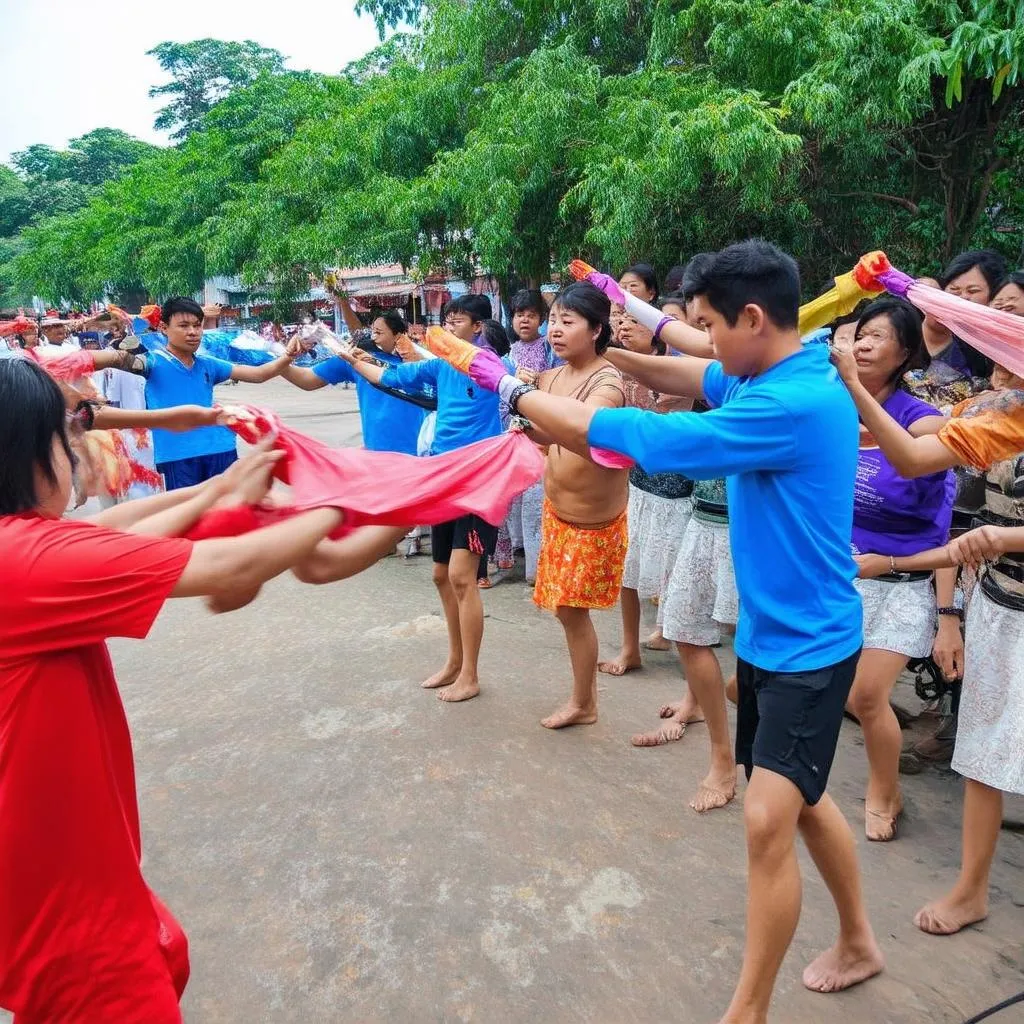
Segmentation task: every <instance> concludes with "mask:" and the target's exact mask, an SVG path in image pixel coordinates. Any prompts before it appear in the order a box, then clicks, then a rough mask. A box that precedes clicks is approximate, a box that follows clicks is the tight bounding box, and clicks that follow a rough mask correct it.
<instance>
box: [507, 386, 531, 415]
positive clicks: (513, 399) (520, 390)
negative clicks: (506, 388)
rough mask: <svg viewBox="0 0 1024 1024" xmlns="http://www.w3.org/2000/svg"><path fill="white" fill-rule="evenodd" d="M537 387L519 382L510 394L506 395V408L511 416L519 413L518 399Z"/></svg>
mask: <svg viewBox="0 0 1024 1024" xmlns="http://www.w3.org/2000/svg"><path fill="white" fill-rule="evenodd" d="M536 390H537V388H536V387H535V386H534V385H533V384H520V385H519V387H517V388H516V389H515V390H514V391H513V392H512V394H511V395H509V396H508V410H509V412H510V413H512V415H513V416H518V415H519V399H521V398H522V397H523V395H527V394H529V393H530V392H531V391H536Z"/></svg>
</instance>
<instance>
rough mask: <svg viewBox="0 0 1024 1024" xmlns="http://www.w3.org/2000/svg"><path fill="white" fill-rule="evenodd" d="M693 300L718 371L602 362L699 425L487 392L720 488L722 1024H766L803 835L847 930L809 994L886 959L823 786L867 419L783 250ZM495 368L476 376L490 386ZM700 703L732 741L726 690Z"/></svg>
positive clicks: (644, 359)
mask: <svg viewBox="0 0 1024 1024" xmlns="http://www.w3.org/2000/svg"><path fill="white" fill-rule="evenodd" d="M688 292H689V293H688V295H687V301H688V303H689V302H690V301H692V302H693V308H694V313H695V315H696V317H697V318H698V320H699V321H700V322H701V323H702V324H703V326H704V327H705V329H706V330H707V333H708V335H709V337H710V340H711V342H712V344H713V346H714V351H715V353H716V355H717V356H718V359H719V360H720V362H713V361H710V360H706V359H698V358H695V357H690V356H683V357H680V358H679V359H659V358H658V357H656V356H642V355H638V354H636V353H629V352H621V351H617V350H615V351H609V353H608V358H609V359H610V360H612V361H613V362H614V363H615V365H617V366H618V367H619V369H621V370H623V371H625V372H628V373H630V374H632V375H633V376H635V377H636V378H638V379H639V380H640V382H641V383H643V384H645V385H647V386H649V387H655V388H656V389H657V390H658V391H660V392H662V393H664V394H672V395H684V396H689V397H693V398H699V399H703V400H705V401H706V402H707V403H708V404H709V405H710V406H712V409H711V411H709V412H707V413H705V414H704V415H702V416H692V415H686V414H681V413H668V414H663V415H659V414H656V413H651V412H644V411H641V410H638V409H600V410H594V409H591V408H588V407H586V406H584V405H582V404H581V403H579V402H574V401H572V400H571V399H566V398H559V397H556V396H553V395H550V394H543V393H540V392H534V391H531V390H529V387H528V385H523V384H522V383H521V382H519V381H517V380H516V379H515V378H513V377H511V376H505V377H502V378H501V380H500V382H498V383H497V384H495V385H493V386H496V387H497V389H498V392H499V394H500V395H501V396H502V397H504V398H505V399H506V400H508V401H510V404H511V405H512V406H513V412H518V413H519V414H521V415H523V416H526V417H527V418H528V419H529V420H530V421H531V422H532V423H533V424H534V425H535V427H536V428H537V429H538V430H539V431H541V432H543V433H544V434H547V435H548V436H550V437H553V438H555V439H556V440H557V441H558V442H559V443H561V444H564V445H566V446H567V447H569V448H571V449H572V450H575V451H581V450H583V451H586V450H587V448H588V446H589V447H590V448H591V449H602V448H603V449H611V450H613V451H616V452H620V453H623V454H625V455H628V456H631V457H632V458H634V459H636V460H637V461H638V462H639V463H640V465H641V466H642V467H643V469H644V470H646V471H647V472H648V473H663V472H673V473H684V474H686V475H687V476H689V477H691V478H693V479H698V480H700V479H708V478H713V477H720V476H725V477H726V479H727V484H726V486H727V491H728V498H729V510H730V543H731V547H732V553H733V560H734V563H735V570H736V585H737V590H738V592H739V600H740V618H739V623H738V625H737V632H736V643H735V647H736V654H737V658H738V663H737V676H738V681H739V704H738V708H739V710H738V715H737V725H736V757H737V760H738V761H739V762H740V763H742V764H743V765H744V767H745V768H746V771H747V776H748V778H749V780H750V782H749V785H748V787H747V794H746V799H745V801H744V816H745V818H746V827H747V850H748V863H749V892H748V903H747V938H746V952H745V956H744V963H743V970H742V973H741V975H740V980H739V983H738V985H737V988H736V991H735V994H734V996H733V1000H732V1003H731V1005H730V1007H729V1009H728V1010H727V1011H726V1014H725V1016H724V1017H723V1018H722V1024H754V1022H763V1021H765V1020H766V1019H767V1015H768V1006H769V1003H770V1000H771V995H772V989H773V987H774V983H775V977H776V975H777V973H778V970H779V967H780V966H781V964H782V960H783V957H784V956H785V953H786V950H787V948H788V946H789V943H790V941H791V940H792V937H793V933H794V931H795V929H796V924H797V920H798V918H799V915H800V872H799V868H798V865H797V857H796V850H795V842H794V840H795V837H796V833H797V830H799V831H800V833H801V834H802V835H803V837H804V841H805V842H806V844H807V846H808V848H809V850H810V852H811V855H812V857H813V859H814V862H815V864H816V865H817V866H818V869H819V871H820V872H821V873H822V876H823V877H824V879H825V882H826V884H827V885H828V888H829V891H830V892H831V893H832V896H833V899H834V900H835V902H836V908H837V910H838V912H839V920H840V932H839V939H838V941H837V943H836V944H835V946H833V947H832V948H831V949H829V950H828V951H826V952H825V953H823V954H821V956H819V957H818V958H817V959H816V960H815V961H814V963H812V964H811V965H810V966H809V967H808V968H807V969H806V970H805V971H804V984H805V985H806V986H807V987H808V988H811V989H813V990H815V991H819V992H836V991H839V990H841V989H844V988H848V987H850V986H851V985H855V984H857V983H858V982H861V981H864V980H865V979H867V978H869V977H871V976H872V975H874V974H877V973H878V972H879V971H880V970H882V966H883V965H882V957H881V953H880V952H879V949H878V946H877V944H876V942H875V939H874V935H873V933H872V930H871V926H870V924H869V923H868V920H867V915H866V912H865V909H864V903H863V898H862V895H861V888H860V873H859V869H858V865H857V857H856V851H855V846H854V839H853V833H852V832H851V830H850V827H849V825H848V824H847V822H846V819H845V818H844V817H843V815H842V813H841V812H840V810H839V809H838V807H836V805H835V804H834V803H833V802H832V800H831V798H830V797H829V796H828V795H827V794H826V793H825V785H826V783H827V780H828V774H829V770H830V768H831V765H832V759H833V756H834V754H835V749H836V743H837V741H838V738H839V729H840V725H841V723H842V716H843V707H844V705H845V703H846V698H847V695H848V693H849V691H850V687H851V685H852V683H853V678H854V672H855V669H856V665H857V659H858V657H859V654H860V646H861V642H862V610H861V604H860V600H859V598H858V595H857V592H856V590H855V589H854V586H853V579H854V576H855V568H854V565H853V560H852V558H851V555H850V532H851V528H852V521H853V491H854V481H855V477H856V466H857V439H858V423H857V414H856V411H855V409H854V407H853V404H852V402H851V401H850V399H849V396H848V395H847V393H846V390H845V388H844V387H843V385H842V383H841V382H840V380H839V378H838V375H837V374H836V373H835V371H834V370H833V368H832V366H831V365H830V363H829V358H828V350H827V348H826V347H825V346H821V345H812V346H808V347H804V346H803V345H801V343H800V335H799V332H798V330H797V319H798V307H799V302H800V277H799V273H798V271H797V267H796V263H795V262H794V261H793V260H792V259H791V258H790V257H789V256H786V255H784V254H783V253H781V252H779V250H778V249H776V248H775V247H774V246H771V245H769V244H768V243H766V242H761V241H750V242H744V243H742V244H740V245H733V246H730V247H729V248H727V249H724V250H722V252H720V253H718V254H717V255H716V256H715V257H714V259H713V260H711V261H710V262H709V263H708V265H707V266H706V268H703V269H702V271H701V272H700V273H699V274H696V275H695V277H694V280H693V281H692V283H691V285H690V287H689V289H688ZM688 308H689V307H688ZM483 362H484V361H483V360H481V364H483ZM481 370H483V365H481ZM499 373H500V371H499V368H498V367H497V366H496V365H492V366H489V367H488V368H487V371H486V372H481V373H474V372H473V371H472V370H471V374H472V376H473V377H474V379H475V380H480V381H482V382H483V381H488V382H490V381H493V380H494V379H495V378H496V377H497V375H498V374H499ZM694 696H696V697H697V699H698V701H699V702H700V703H701V705H702V708H703V709H704V712H705V717H706V718H707V719H708V722H709V727H710V726H711V724H712V722H714V723H716V729H717V730H718V731H719V732H721V729H722V728H723V723H725V722H726V719H725V715H724V697H723V696H722V694H721V692H720V691H719V692H717V693H706V692H698V693H695V694H694ZM724 728H725V735H726V737H727V735H728V727H727V725H725V726H724ZM713 740H717V741H718V742H720V741H721V736H716V737H713ZM727 795H729V796H731V793H730V794H727Z"/></svg>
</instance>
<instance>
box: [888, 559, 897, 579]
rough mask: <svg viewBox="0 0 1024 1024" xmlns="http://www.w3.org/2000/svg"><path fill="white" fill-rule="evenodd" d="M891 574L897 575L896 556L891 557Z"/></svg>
mask: <svg viewBox="0 0 1024 1024" xmlns="http://www.w3.org/2000/svg"><path fill="white" fill-rule="evenodd" d="M889 572H890V573H891V574H892V575H893V576H895V575H896V556H895V555H890V556H889Z"/></svg>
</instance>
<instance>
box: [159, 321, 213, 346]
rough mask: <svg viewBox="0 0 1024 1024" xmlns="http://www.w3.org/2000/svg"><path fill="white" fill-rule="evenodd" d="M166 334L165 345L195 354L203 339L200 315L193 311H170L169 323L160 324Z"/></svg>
mask: <svg viewBox="0 0 1024 1024" xmlns="http://www.w3.org/2000/svg"><path fill="white" fill-rule="evenodd" d="M160 326H161V327H162V329H163V331H164V333H165V334H166V335H167V347H168V348H170V349H172V350H175V351H178V352H187V353H188V354H189V355H195V353H196V350H197V349H198V348H199V345H200V343H201V342H202V340H203V320H202V317H198V316H195V314H193V313H172V314H171V321H170V323H163V324H161V325H160Z"/></svg>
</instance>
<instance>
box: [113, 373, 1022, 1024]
mask: <svg viewBox="0 0 1024 1024" xmlns="http://www.w3.org/2000/svg"><path fill="white" fill-rule="evenodd" d="M223 392H224V395H223V399H224V400H226V401H241V400H249V401H252V402H262V403H264V404H266V405H270V406H273V407H274V408H276V409H278V410H279V411H281V413H282V414H283V415H284V416H285V418H286V419H287V421H288V422H289V423H291V424H292V425H294V426H296V427H298V428H299V429H301V430H304V431H306V432H308V433H310V434H312V435H314V436H317V437H320V438H322V439H324V440H326V441H329V442H331V443H334V444H353V443H358V436H359V433H358V431H359V419H358V414H357V412H356V405H355V392H354V391H352V390H350V391H345V390H341V389H338V388H333V389H329V390H328V391H322V392H317V393H315V394H306V393H302V392H299V391H297V390H295V389H293V388H291V387H290V386H289V385H287V384H285V383H283V382H274V383H272V384H270V385H265V386H263V387H262V388H257V387H250V386H245V385H240V386H237V387H230V388H228V387H226V388H224V389H223ZM484 601H485V605H486V609H487V613H488V616H489V617H488V620H487V624H486V631H485V637H484V647H483V654H482V659H481V672H482V683H483V693H482V694H481V696H480V697H479V698H478V699H476V700H473V701H470V702H469V703H466V704H463V705H455V706H449V705H445V704H442V703H441V702H439V701H438V700H437V699H436V696H435V694H434V693H431V692H427V691H424V690H422V689H420V687H419V685H418V683H419V681H420V680H421V679H422V678H424V677H425V676H426V675H428V674H429V673H430V672H432V671H433V670H434V669H436V668H437V667H439V665H440V664H441V661H442V659H443V657H444V651H445V634H444V628H443V624H442V621H441V619H440V618H439V617H438V614H437V612H438V606H437V602H436V599H435V596H434V591H433V587H432V585H431V582H430V566H429V562H428V560H427V559H422V558H421V559H412V560H409V561H404V560H401V559H397V558H392V559H388V560H386V561H384V562H382V563H380V564H378V565H377V566H375V567H374V568H373V569H371V570H370V571H368V572H366V573H365V574H363V575H362V576H360V577H358V578H356V579H353V580H349V581H346V582H344V583H340V584H335V585H332V586H327V587H322V588H312V587H304V586H302V585H300V584H298V583H297V582H296V581H295V580H294V579H293V578H291V577H290V576H289V577H286V578H282V579H280V580H277V581H275V582H273V583H272V584H270V585H268V586H267V587H266V588H265V589H264V592H263V594H262V595H261V597H260V598H259V599H258V600H257V601H256V602H254V604H252V605H251V606H250V607H248V608H246V609H244V610H242V611H240V612H238V613H235V614H231V615H227V616H222V617H214V616H212V615H210V614H208V613H207V612H206V611H205V609H204V608H203V607H202V605H201V604H200V603H199V602H196V601H178V602H171V603H170V605H169V606H168V607H167V608H166V609H165V611H164V612H163V613H162V615H161V617H160V619H159V621H158V623H157V625H156V627H155V628H154V630H153V632H152V635H151V636H150V638H149V639H148V640H147V641H145V642H143V643H137V642H127V641H125V642H117V643H114V644H112V645H111V646H112V649H113V652H114V656H115V662H116V666H117V672H118V678H119V680H120V683H121V687H122V691H123V693H124V698H125V702H126V704H127V708H128V714H129V718H130V720H131V725H132V730H133V733H134V738H135V746H136V759H137V764H138V783H139V794H140V800H141V804H142V821H143V829H144V836H145V844H146V856H145V871H146V875H147V877H148V879H149V881H150V883H151V884H152V885H153V887H154V888H155V889H156V890H157V891H158V892H159V893H160V894H161V895H162V896H163V897H164V899H165V900H166V901H167V903H168V904H169V905H170V906H171V907H172V908H173V910H174V911H175V912H176V914H177V915H178V916H179V917H180V919H181V920H182V922H183V923H184V925H185V927H186V930H187V931H188V933H189V936H190V939H191V950H192V965H193V966H192V981H191V983H190V985H189V988H188V992H187V994H186V996H185V1000H184V1004H183V1005H184V1012H185V1017H186V1020H188V1021H190V1022H194V1024H221V1022H225V1024H228V1022H230V1024H240V1022H263V1021H274V1022H279V1021H280V1022H285V1021H288V1022H292V1021H294V1022H303V1024H328V1022H359V1024H370V1022H377V1021H381V1022H385V1021H386V1022H399V1024H404V1022H410V1024H420V1022H430V1021H436V1022H449V1021H451V1022H455V1021H474V1022H480V1021H482V1022H487V1024H504V1022H510V1024H511V1022H516V1024H520V1022H521V1024H526V1022H539V1021H543V1022H562V1021H565V1022H569V1021H588V1022H598V1024H625V1022H631V1021H636V1022H668V1021H680V1022H693V1024H701V1022H713V1021H715V1020H717V1018H718V1015H719V1014H720V1013H721V1011H722V1010H723V1009H724V1007H725V1005H726V1003H727V1002H728V999H729V995H730V993H731V990H732V987H733V984H734V982H735V979H736V976H737V972H738V969H739V964H740V958H741V952H742V947H743V936H744V892H745V851H744V840H743V820H742V800H737V801H736V802H735V803H734V804H733V805H732V806H730V807H729V808H727V809H725V810H723V811H717V812H714V813H712V814H710V815H709V816H706V817H698V816H697V815H695V814H694V813H693V812H691V811H690V810H689V809H688V807H687V806H686V803H687V800H688V798H689V796H690V794H691V792H692V791H693V789H694V788H695V786H696V784H697V782H698V781H699V779H700V778H701V777H702V775H703V773H704V771H705V768H706V763H705V762H706V755H707V739H706V733H705V731H704V729H703V726H693V727H691V728H690V730H689V731H688V733H687V735H686V737H685V739H684V740H683V741H682V742H681V743H676V744H673V745H670V746H668V747H663V748H660V749H656V750H635V749H633V748H631V747H630V745H629V743H628V739H629V736H630V735H631V734H632V733H633V732H635V731H637V730H641V729H647V728H650V727H652V726H653V725H654V724H655V723H656V722H657V709H658V707H659V706H660V705H661V704H662V703H664V702H666V701H668V700H670V699H676V698H678V695H679V691H680V675H679V670H678V668H677V666H676V665H675V664H674V661H673V658H672V657H671V656H669V655H666V654H656V655H651V656H650V657H649V662H648V666H647V668H646V669H645V670H644V671H643V672H641V673H637V674H635V675H631V676H628V677H626V678H624V679H616V680H613V679H606V678H604V677H602V680H601V720H600V722H599V723H598V724H597V725H595V726H593V727H589V728H577V729H571V730H567V731H565V732H561V733H552V732H549V731H547V730H545V729H542V728H541V727H540V726H539V724H538V720H539V719H540V718H541V717H543V716H544V715H545V714H547V713H548V712H550V711H551V710H553V708H554V707H555V706H556V705H557V704H558V703H559V702H560V701H562V699H563V698H564V697H565V696H566V693H567V688H568V679H569V673H568V664H567V657H566V652H565V649H564V646H563V639H562V634H561V630H560V628H559V626H558V624H557V622H555V621H554V619H553V618H551V617H550V616H548V615H545V614H542V613H540V612H539V611H537V610H536V609H535V608H534V607H533V605H532V604H531V602H530V599H529V594H528V592H527V590H526V588H525V587H524V586H523V585H522V584H505V585H501V586H498V587H496V588H494V589H493V590H492V591H490V592H488V593H486V594H485V597H484ZM597 620H598V630H599V632H600V635H601V638H602V643H603V650H604V651H605V652H607V653H611V652H612V651H613V650H614V649H615V643H616V640H617V636H618V618H617V614H615V613H609V614H602V615H599V616H597ZM731 658H732V656H731V652H729V651H728V650H727V649H726V650H723V652H722V660H723V662H724V663H726V667H727V668H728V667H729V665H728V663H729V662H731ZM865 777H866V763H865V756H864V750H863V745H862V741H861V736H860V732H859V729H858V728H857V727H856V726H855V725H853V724H851V723H847V724H846V725H844V727H843V734H842V738H841V740H840V746H839V752H838V756H837V759H836V764H835V768H834V771H833V775H832V786H831V791H832V793H833V795H834V796H835V798H836V799H837V801H838V803H839V805H840V807H841V808H842V809H843V811H844V812H845V813H846V815H847V816H848V818H849V820H850V822H851V824H852V825H853V827H854V830H855V832H856V834H857V835H858V836H859V837H862V835H863V827H862V820H863V790H864V785H865ZM905 795H906V803H907V814H906V818H905V820H904V822H903V826H902V829H901V833H900V838H899V840H898V841H897V842H895V843H893V844H890V845H877V844H868V843H866V842H864V841H863V839H862V838H861V839H860V842H859V853H860V857H861V864H862V868H863V872H864V880H865V888H866V892H867V899H868V903H869V906H870V912H871V917H872V920H873V922H874V925H875V928H876V930H877V932H878V938H879V940H880V942H881V945H882V947H883V950H884V952H885V955H886V957H887V960H888V970H887V972H886V973H885V974H884V975H883V976H882V977H880V978H878V979H876V980H874V981H872V982H870V983H869V984H867V985H864V986H862V987H860V988H857V989H855V990H853V991H850V992H847V993H843V994H840V995H833V996H821V995H815V994H812V993H810V992H807V991H806V990H804V989H803V987H802V986H801V983H800V972H801V970H802V968H803V966H804V964H805V963H806V962H807V961H808V960H809V959H810V958H811V957H812V956H813V955H814V954H815V953H816V952H817V951H818V950H820V949H822V948H823V947H825V946H827V945H828V944H830V942H831V941H832V938H833V933H834V927H835V921H834V916H833V911H832V907H831V903H830V900H829V897H828V894H827V892H826V890H825V889H824V886H823V884H822V883H821V881H820V880H819V878H818V877H817V875H816V874H815V872H814V869H813V866H811V865H810V862H809V860H808V859H807V858H806V856H804V855H803V854H802V860H803V863H804V867H805V873H804V906H803V915H802V918H801V921H800V926H799V929H798V932H797V935H796V939H795V941H794V943H793V947H792V949H791V951H790V954H789V956H788V957H787V959H786V962H785V964H784V966H783V970H782V973H781V975H780V978H779V983H778V987H777V990H776V996H775V1002H774V1007H773V1016H772V1020H773V1021H777V1022H779V1024H820V1022H822V1021H826V1020H828V1019H829V1018H831V1017H841V1018H842V1019H843V1020H844V1021H845V1022H849V1024H869V1022H870V1024H883V1022H890V1024H911V1022H924V1021H930V1022H949V1024H953V1022H961V1021H963V1020H964V1019H965V1018H966V1017H969V1016H970V1015H971V1014H973V1013H976V1012H978V1011H979V1010H981V1009H983V1008H984V1007H986V1006H988V1005H990V1004H992V1003H995V1002H997V1001H998V1000H1000V999H1002V998H1004V997H1006V996H1008V995H1011V994H1013V993H1014V992H1016V991H1018V990H1020V989H1021V988H1024V927H1022V913H1021V910H1020V909H1019V908H1020V907H1021V906H1024V871H1022V868H1024V836H1022V835H1021V834H1019V833H1013V832H1004V833H1003V835H1002V837H1001V840H1000V846H999V855H998V859H997V862H996V865H995V868H994V871H993V877H992V883H993V884H992V912H991V916H990V917H989V919H988V920H987V921H986V922H984V923H983V924H982V925H980V926H978V927H975V928H972V929H969V930H968V931H966V932H965V933H962V934H961V935H958V936H955V937H952V938H946V939H940V938H933V937H929V936H926V935H923V934H921V933H920V932H918V931H917V929H915V928H914V926H913V924H912V921H911V919H912V917H913V914H914V912H915V910H916V909H917V908H918V907H919V906H920V905H921V904H922V903H923V902H924V901H926V900H927V899H928V898H930V897H933V896H936V895H938V894H940V893H941V892H942V891H943V890H944V889H945V888H946V887H947V886H948V885H949V884H950V883H951V882H952V881H953V878H954V876H955V873H956V868H957V864H958V857H959V823H960V803H961V785H960V782H959V780H958V779H957V778H956V777H954V776H952V775H951V774H949V773H945V774H940V773H937V772H929V773H926V774H923V775H920V776H916V777H912V778H908V779H906V780H905ZM1011 810H1012V811H1013V812H1014V813H1015V814H1016V815H1017V816H1018V817H1020V816H1021V812H1022V808H1021V807H1020V804H1019V803H1018V804H1015V805H1013V806H1011ZM1015 1013H1016V1016H1014V1014H1015ZM1011 1019H1012V1020H1017V1021H1020V1020H1024V1012H1021V1011H1020V1008H1019V1007H1016V1008H1014V1010H1010V1011H1007V1012H1006V1013H1005V1014H1003V1015H1002V1016H1001V1017H997V1018H994V1020H995V1021H997V1024H1009V1021H1010V1020H1011Z"/></svg>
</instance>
